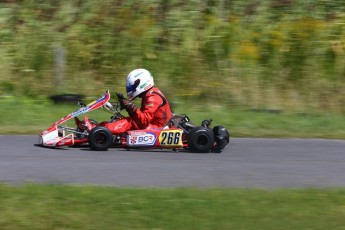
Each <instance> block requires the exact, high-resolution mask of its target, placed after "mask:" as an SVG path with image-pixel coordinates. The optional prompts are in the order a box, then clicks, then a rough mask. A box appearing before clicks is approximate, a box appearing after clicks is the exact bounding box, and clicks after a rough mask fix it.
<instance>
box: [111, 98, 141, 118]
mask: <svg viewBox="0 0 345 230" xmlns="http://www.w3.org/2000/svg"><path fill="white" fill-rule="evenodd" d="M116 96H117V98H118V99H119V102H120V106H121V109H125V110H126V111H127V112H128V114H129V115H132V114H133V113H134V112H135V110H137V107H136V106H135V105H134V104H133V103H132V102H130V101H129V100H127V99H125V97H124V96H123V95H122V93H116Z"/></svg>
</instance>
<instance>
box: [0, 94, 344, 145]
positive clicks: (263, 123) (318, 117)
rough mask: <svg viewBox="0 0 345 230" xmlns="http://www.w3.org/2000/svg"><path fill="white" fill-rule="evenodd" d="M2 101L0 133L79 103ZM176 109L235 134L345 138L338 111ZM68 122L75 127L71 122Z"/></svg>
mask: <svg viewBox="0 0 345 230" xmlns="http://www.w3.org/2000/svg"><path fill="white" fill-rule="evenodd" d="M0 103H1V107H0V127H1V129H0V134H38V133H39V132H41V131H43V130H45V129H47V128H48V127H49V126H50V125H51V124H52V123H53V122H55V121H57V120H59V119H60V118H62V117H64V116H66V115H67V114H69V113H71V112H72V111H74V110H75V109H77V106H76V105H69V104H60V105H54V104H52V103H51V102H50V101H48V100H28V99H16V98H12V97H10V98H1V99H0ZM175 113H178V114H181V113H185V114H187V115H188V116H189V117H190V119H191V120H192V121H193V122H194V123H195V124H201V121H202V120H203V119H209V118H212V119H213V123H212V125H219V124H220V125H223V126H225V127H226V128H227V129H228V130H229V131H230V133H231V135H232V136H233V137H244V136H245V137H275V138H281V137H299V138H336V139H345V118H344V116H342V115H337V114H313V113H301V114H297V113H284V112H283V113H274V112H273V113H272V112H269V111H252V110H247V109H231V108H227V107H222V106H213V107H212V106H209V107H207V106H206V107H200V106H198V105H191V104H187V105H185V104H181V105H180V104H178V105H176V106H175ZM88 116H89V117H90V118H93V119H95V120H97V121H104V120H108V119H109V118H110V114H107V113H105V112H103V111H101V110H97V111H93V112H91V113H89V114H88ZM69 125H71V126H72V127H74V124H73V123H71V122H70V123H69Z"/></svg>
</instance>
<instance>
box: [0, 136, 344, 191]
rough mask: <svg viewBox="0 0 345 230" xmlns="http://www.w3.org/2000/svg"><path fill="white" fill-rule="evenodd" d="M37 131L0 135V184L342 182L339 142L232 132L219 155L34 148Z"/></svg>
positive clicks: (279, 184)
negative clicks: (21, 134) (244, 135)
mask: <svg viewBox="0 0 345 230" xmlns="http://www.w3.org/2000/svg"><path fill="white" fill-rule="evenodd" d="M37 141H38V136H0V144H1V147H0V183H11V184H12V183H13V184H21V183H54V184H55V183H59V184H92V185H110V186H118V187H228V188H229V187H232V188H302V187H303V188H305V187H344V186H345V141H341V140H322V139H262V138H258V139H255V138H233V139H232V140H231V143H230V144H229V145H228V146H227V147H226V148H225V150H224V152H223V153H221V154H217V153H208V154H196V153H187V152H173V151H171V150H163V151H161V150H154V151H147V150H146V151H134V150H131V151H127V150H124V149H110V150H109V151H105V152H96V151H91V150H90V149H88V148H87V147H79V148H66V149H50V148H42V147H37V146H35V144H36V143H37Z"/></svg>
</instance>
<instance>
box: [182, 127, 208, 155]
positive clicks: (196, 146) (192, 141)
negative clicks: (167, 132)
mask: <svg viewBox="0 0 345 230" xmlns="http://www.w3.org/2000/svg"><path fill="white" fill-rule="evenodd" d="M187 140H188V148H189V150H190V151H192V152H195V153H208V152H210V150H211V149H212V147H213V144H214V134H213V130H212V129H209V128H205V127H202V126H197V127H195V128H193V129H192V130H191V131H190V132H189V133H188V136H187Z"/></svg>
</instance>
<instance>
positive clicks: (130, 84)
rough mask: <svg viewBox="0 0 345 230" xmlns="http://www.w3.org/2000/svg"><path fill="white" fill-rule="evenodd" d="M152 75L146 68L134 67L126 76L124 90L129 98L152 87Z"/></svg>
mask: <svg viewBox="0 0 345 230" xmlns="http://www.w3.org/2000/svg"><path fill="white" fill-rule="evenodd" d="M153 85H154V83H153V77H152V75H151V73H150V72H149V71H147V70H146V69H135V70H133V71H132V72H130V73H129V74H128V76H127V81H126V91H127V97H128V99H129V100H133V99H134V98H135V97H137V96H138V95H140V94H141V93H143V92H145V91H146V90H148V89H151V88H152V87H153Z"/></svg>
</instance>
